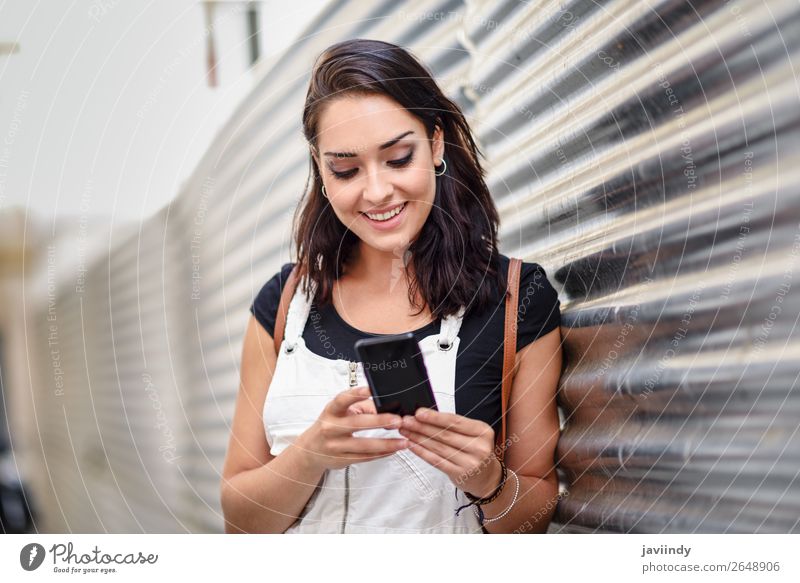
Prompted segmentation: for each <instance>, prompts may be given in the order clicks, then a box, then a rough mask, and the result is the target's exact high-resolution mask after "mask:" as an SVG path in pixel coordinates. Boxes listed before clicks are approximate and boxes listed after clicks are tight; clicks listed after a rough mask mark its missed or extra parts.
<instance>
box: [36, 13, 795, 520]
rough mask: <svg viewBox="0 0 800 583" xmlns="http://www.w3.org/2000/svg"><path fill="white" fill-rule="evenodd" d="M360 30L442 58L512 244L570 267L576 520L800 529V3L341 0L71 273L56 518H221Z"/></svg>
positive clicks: (64, 305)
mask: <svg viewBox="0 0 800 583" xmlns="http://www.w3.org/2000/svg"><path fill="white" fill-rule="evenodd" d="M348 37H368V38H380V39H385V40H389V41H392V42H397V43H399V44H403V45H406V46H408V47H409V48H411V49H412V50H413V51H414V52H415V53H416V54H418V55H419V56H421V57H422V58H423V60H424V61H425V62H426V63H427V64H428V65H429V66H430V67H431V68H432V70H433V72H434V73H435V75H436V76H437V79H439V81H440V82H441V83H442V85H443V87H444V88H445V90H446V91H447V93H448V94H450V95H451V96H453V97H454V98H455V99H456V100H457V101H458V102H459V103H460V104H461V105H462V106H463V108H464V109H465V111H466V112H467V113H468V115H469V116H470V120H471V122H472V123H473V126H474V128H475V129H476V132H477V135H478V137H479V141H480V143H481V144H482V146H483V148H484V151H485V152H486V154H487V157H488V164H487V166H488V169H489V179H490V187H491V189H492V192H493V194H494V196H495V198H496V200H497V203H498V205H499V207H500V209H501V213H502V217H503V226H502V232H501V237H502V249H503V252H504V253H506V254H509V255H515V256H521V257H524V258H525V259H527V260H533V261H537V262H539V263H541V264H543V265H544V266H545V268H546V269H547V271H548V275H549V276H550V279H551V281H553V283H555V284H556V285H557V287H558V288H559V291H560V294H561V300H562V306H563V316H564V327H563V329H562V333H563V335H564V338H565V351H566V355H567V367H566V370H565V372H564V376H563V379H562V385H561V388H560V393H559V404H560V405H561V408H562V414H563V420H564V433H563V437H562V439H561V441H560V443H559V447H558V454H559V458H560V460H561V465H560V467H561V477H562V481H563V487H564V489H565V493H564V494H563V495H562V496H561V501H560V503H559V505H558V511H557V524H555V525H554V527H553V530H565V531H575V530H578V531H587V530H588V531H593V530H610V531H647V532H661V531H676V532H687V531H724V530H728V531H781V532H785V531H796V530H798V523H797V517H798V516H800V484H798V478H797V468H798V467H800V464H798V459H797V458H798V453H797V452H799V451H800V448H798V445H799V444H798V442H800V437H798V435H797V421H796V419H797V412H798V409H800V397H798V392H797V391H796V390H795V388H794V383H795V381H796V377H797V373H798V369H799V368H800V367H798V365H797V364H796V362H797V358H796V357H797V354H796V353H797V352H798V345H797V341H796V340H795V336H796V335H795V333H794V325H795V322H796V318H797V313H798V303H800V300H799V299H798V294H797V293H795V292H794V290H792V289H791V284H792V275H793V270H794V269H795V264H796V259H797V255H798V253H800V229H799V224H800V205H798V203H797V200H796V196H792V195H793V194H795V193H796V191H797V187H798V183H800V171H798V169H797V168H798V167H800V166H799V165H798V164H797V162H798V161H800V160H798V154H799V152H798V150H800V142H799V141H798V137H797V130H798V126H800V117H799V116H800V114H799V113H798V112H800V107H798V105H800V104H798V93H800V92H799V91H798V84H797V82H796V74H795V73H796V71H795V70H794V68H793V60H795V61H796V59H797V57H798V52H799V51H800V47H798V45H799V44H800V11H799V10H798V8H797V5H796V3H792V2H788V1H786V2H770V3H768V4H765V3H763V2H740V3H736V2H727V3H723V2H706V3H702V4H700V3H694V4H689V3H686V2H633V1H626V2H603V3H598V2H592V1H579V2H572V3H560V2H559V3H557V2H541V3H524V2H518V1H513V2H512V1H510V2H491V3H490V2H486V3H483V2H468V3H466V4H462V3H461V2H428V1H420V2H409V3H406V4H403V5H401V6H398V3H396V2H388V1H387V2H380V3H367V2H332V3H331V5H330V7H329V8H328V9H327V10H326V11H325V12H324V13H323V14H322V15H321V16H320V17H319V18H318V19H317V21H316V22H315V23H314V24H313V26H311V27H310V28H309V30H307V31H306V34H305V35H304V39H303V40H302V41H301V42H300V43H298V44H297V45H295V46H294V47H292V49H291V50H290V51H288V52H287V53H286V54H285V55H283V56H282V58H281V59H279V60H278V61H277V62H276V63H275V65H274V66H273V67H272V68H271V69H270V70H269V71H267V72H266V74H265V76H264V78H263V80H262V81H261V83H260V84H259V86H258V87H257V88H256V90H255V91H254V92H253V93H252V94H251V95H250V96H249V97H248V98H247V99H246V101H245V102H244V103H243V104H242V106H241V107H240V108H239V109H238V111H237V112H236V114H235V115H234V117H233V119H232V120H231V121H230V123H229V124H228V125H227V126H226V128H225V129H224V130H223V131H222V132H221V134H220V135H219V137H218V139H217V140H216V141H215V143H214V144H213V145H212V147H211V149H210V150H209V152H208V153H207V154H206V156H205V157H204V158H203V160H202V161H201V163H200V165H199V166H198V168H197V170H196V172H195V173H194V174H193V176H192V178H191V179H190V180H189V181H188V182H187V184H186V185H185V187H184V189H183V191H182V192H181V193H180V195H179V197H178V199H177V200H176V201H175V202H174V203H173V204H172V205H171V206H170V207H169V208H168V209H165V210H164V212H162V213H160V214H159V215H158V216H156V217H154V218H153V219H152V220H150V221H148V222H147V223H146V224H145V225H144V226H143V227H142V232H141V234H140V233H139V232H136V233H128V234H124V235H119V236H117V237H116V238H115V240H114V242H113V245H112V251H111V253H110V255H109V257H108V258H104V259H103V260H102V261H99V262H97V263H96V264H93V265H92V266H91V267H90V271H89V274H88V281H89V284H88V285H87V291H86V292H85V293H84V294H82V295H80V296H79V295H76V294H75V293H74V292H73V290H71V286H70V285H66V284H64V285H62V289H60V290H59V294H58V295H59V302H58V318H59V320H58V326H59V342H60V343H61V344H60V348H61V349H62V350H63V352H64V358H63V362H64V365H65V372H64V374H65V376H66V378H67V379H68V381H69V387H70V388H69V392H68V393H67V394H66V395H65V396H64V397H61V398H59V399H52V398H51V393H52V391H53V390H54V389H53V387H52V384H53V378H52V374H50V372H49V371H50V368H49V367H51V362H50V360H49V357H43V359H42V362H41V363H40V367H41V368H42V370H44V371H46V372H44V373H42V374H41V375H40V376H41V377H42V379H43V380H42V382H41V387H42V390H41V393H40V394H39V397H38V398H40V399H41V403H40V404H39V406H40V410H41V411H42V418H41V419H39V423H40V426H41V427H44V428H45V429H43V430H42V434H43V435H42V439H43V442H44V444H45V451H44V453H45V454H46V456H47V458H46V459H47V462H48V464H49V465H48V470H49V473H48V474H45V475H46V476H49V477H48V478H47V479H49V480H50V481H51V484H50V487H52V488H53V489H54V490H55V492H56V494H57V495H58V498H57V500H56V499H55V498H53V499H52V500H50V501H49V506H48V510H50V511H51V512H50V515H51V516H53V515H55V516H58V517H59V519H58V520H56V519H53V520H54V522H53V524H54V525H55V528H58V529H67V530H72V531H82V530H86V531H88V530H104V529H106V530H110V531H111V530H114V531H140V530H141V531H148V532H153V531H170V530H177V531H183V530H189V531H198V532H199V531H219V530H221V524H222V521H221V512H220V509H219V487H220V472H221V468H222V461H223V458H224V454H225V449H226V447H227V444H228V437H229V424H230V420H231V417H232V414H233V407H234V401H235V398H236V390H237V387H238V365H239V359H240V351H241V338H242V333H243V331H244V326H245V323H246V320H247V317H248V311H247V308H248V306H249V304H250V302H251V301H252V298H253V296H254V295H255V294H256V293H257V291H258V289H259V288H260V286H261V285H262V284H263V282H264V281H265V280H266V279H267V278H268V277H269V276H271V275H272V274H274V273H275V272H276V271H277V269H278V268H279V267H280V265H281V264H282V262H284V261H286V260H288V259H289V254H288V249H287V245H288V244H289V241H290V233H289V227H290V219H291V214H292V212H293V210H294V208H295V206H296V204H297V201H298V200H299V197H300V195H301V189H302V188H303V185H304V184H305V180H306V174H307V170H308V166H307V156H308V152H307V148H306V145H305V144H304V142H303V140H302V135H301V132H300V115H301V108H302V101H303V97H304V94H305V90H306V87H307V82H308V73H309V71H310V67H311V65H312V60H313V57H314V56H316V55H317V54H318V53H319V52H320V51H321V50H322V49H323V48H325V47H326V46H328V45H330V44H331V43H333V42H336V41H338V40H341V39H343V38H348ZM37 314H38V318H37V322H38V323H37V326H38V329H37V330H38V334H36V337H37V338H38V342H39V343H44V344H43V345H46V340H47V334H48V322H47V320H46V317H47V306H46V305H43V306H41V308H40V309H39V310H38V312H37ZM148 383H151V384H152V385H153V387H155V389H154V388H152V387H149V384H148ZM154 392H156V393H157V396H158V398H159V400H160V404H161V406H162V407H163V410H164V412H165V415H166V418H167V420H168V424H169V428H170V431H171V432H172V435H173V436H174V439H175V443H176V444H177V446H176V450H175V451H174V452H172V453H173V454H174V456H180V457H179V459H176V460H174V461H172V462H168V461H166V459H165V456H164V450H163V449H161V448H163V447H164V446H165V445H166V444H167V443H166V442H167V439H166V437H165V433H164V432H163V431H160V430H158V429H155V428H154V426H155V425H156V423H157V421H156V418H155V412H154V410H153V405H152V402H150V401H151V399H152V396H151V395H152V394H153V393H154Z"/></svg>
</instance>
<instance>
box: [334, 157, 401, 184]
mask: <svg viewBox="0 0 800 583" xmlns="http://www.w3.org/2000/svg"><path fill="white" fill-rule="evenodd" d="M413 159H414V150H411V151H410V152H409V153H408V155H407V156H406V157H405V158H399V159H397V160H389V161H388V162H387V164H389V165H390V166H392V167H393V168H402V167H403V166H408V165H409V164H410V163H411V161H412V160H413ZM328 168H330V171H331V174H333V176H334V177H335V178H337V179H338V180H348V179H350V178H352V177H353V176H355V175H356V172H358V168H352V169H350V170H345V171H344V172H337V171H336V170H334V169H333V168H331V167H330V166H328Z"/></svg>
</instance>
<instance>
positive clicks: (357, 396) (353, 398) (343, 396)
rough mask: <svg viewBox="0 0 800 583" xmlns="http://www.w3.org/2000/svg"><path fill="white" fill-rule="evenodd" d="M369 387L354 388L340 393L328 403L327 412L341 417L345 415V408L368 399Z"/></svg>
mask: <svg viewBox="0 0 800 583" xmlns="http://www.w3.org/2000/svg"><path fill="white" fill-rule="evenodd" d="M369 397H370V392H369V387H355V388H354V389H349V390H347V391H342V392H341V393H339V394H338V395H336V396H335V397H334V398H333V399H331V402H330V403H328V411H330V412H331V413H333V414H334V415H337V416H341V415H346V414H347V408H348V407H350V405H352V404H354V403H358V402H359V401H364V400H366V399H369Z"/></svg>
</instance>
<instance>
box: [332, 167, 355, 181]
mask: <svg viewBox="0 0 800 583" xmlns="http://www.w3.org/2000/svg"><path fill="white" fill-rule="evenodd" d="M357 171H358V168H353V169H352V170H347V171H345V172H337V171H336V170H334V169H333V168H331V173H332V174H333V175H334V176H335V177H336V178H338V179H339V180H347V179H348V178H352V177H353V176H355V175H356V172H357Z"/></svg>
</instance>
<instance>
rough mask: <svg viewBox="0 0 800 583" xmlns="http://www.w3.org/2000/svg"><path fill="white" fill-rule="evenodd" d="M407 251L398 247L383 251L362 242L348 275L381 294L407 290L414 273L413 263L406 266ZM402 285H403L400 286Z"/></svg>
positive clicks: (405, 248)
mask: <svg viewBox="0 0 800 583" xmlns="http://www.w3.org/2000/svg"><path fill="white" fill-rule="evenodd" d="M406 250H407V247H398V248H397V249H396V250H393V251H381V250H379V249H375V248H374V247H370V246H369V245H366V244H365V243H364V242H363V241H362V242H360V243H359V245H358V247H357V249H356V253H355V256H354V257H353V261H352V263H351V266H350V269H348V275H349V276H350V277H351V278H352V279H353V280H356V281H358V282H360V283H362V284H364V285H366V286H367V287H369V288H372V289H374V290H376V291H378V292H381V293H391V292H392V291H398V290H406V289H407V287H408V279H409V277H410V275H411V274H412V273H413V262H409V263H408V265H407V266H406V264H405V261H404V257H405V253H406ZM400 283H402V284H403V285H402V286H398V284H400ZM403 293H405V292H403Z"/></svg>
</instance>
